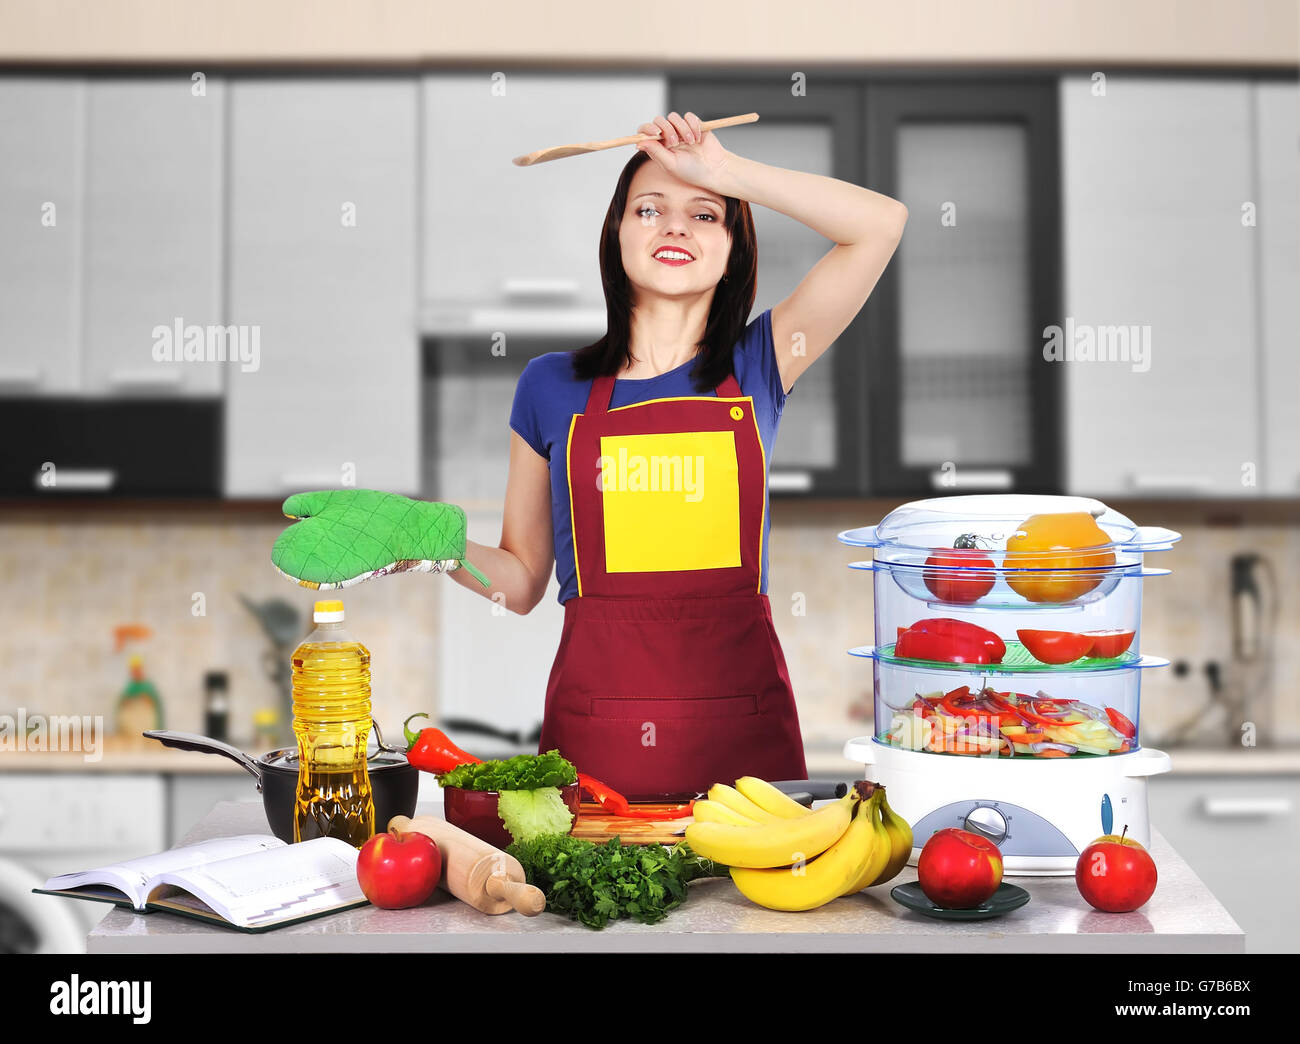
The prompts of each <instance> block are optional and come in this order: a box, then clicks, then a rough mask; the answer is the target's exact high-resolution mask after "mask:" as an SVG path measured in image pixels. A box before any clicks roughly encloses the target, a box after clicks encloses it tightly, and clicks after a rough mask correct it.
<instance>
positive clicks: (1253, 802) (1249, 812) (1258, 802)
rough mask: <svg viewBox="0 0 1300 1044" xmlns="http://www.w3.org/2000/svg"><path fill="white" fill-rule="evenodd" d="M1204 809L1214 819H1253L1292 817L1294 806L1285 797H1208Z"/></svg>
mask: <svg viewBox="0 0 1300 1044" xmlns="http://www.w3.org/2000/svg"><path fill="white" fill-rule="evenodd" d="M1202 807H1203V809H1204V811H1205V814H1206V815H1207V816H1210V817H1212V818H1214V819H1252V818H1257V817H1261V816H1286V815H1290V814H1291V807H1292V806H1291V799H1290V798H1284V797H1257V798H1225V797H1207V798H1206V799H1205V801H1204V803H1203V805H1202Z"/></svg>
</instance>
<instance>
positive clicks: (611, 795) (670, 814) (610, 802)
mask: <svg viewBox="0 0 1300 1044" xmlns="http://www.w3.org/2000/svg"><path fill="white" fill-rule="evenodd" d="M578 785H579V786H581V787H582V789H583V790H585V791H586V792H587V793H588V794H590V795H591V796H592V797H593V798H594V799H595V800H596V804H598V805H599V806H600V807H601V810H602V811H604V812H607V813H609V815H611V816H617V817H619V818H620V819H684V818H685V817H687V816H689V815H690V814H691V810H692V807H693V806H694V805H695V802H694V801H692V802H691V803H690V804H687V805H678V806H677V807H676V808H671V809H667V810H665V811H655V810H654V809H649V808H633V807H632V806H631V805H630V804H628V800H627V798H625V797H624V796H623V795H622V794H620V793H619V792H618V791H617V790H615V789H614V788H613V787H611V786H608V785H607V784H605V783H602V782H601V781H600V780H598V779H595V778H594V777H592V776H588V775H587V774H586V773H585V772H579V773H578Z"/></svg>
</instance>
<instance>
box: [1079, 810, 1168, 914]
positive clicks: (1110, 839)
mask: <svg viewBox="0 0 1300 1044" xmlns="http://www.w3.org/2000/svg"><path fill="white" fill-rule="evenodd" d="M1127 835H1128V827H1125V828H1124V833H1123V834H1120V835H1119V836H1118V837H1116V836H1115V835H1114V834H1107V835H1106V836H1105V837H1099V838H1097V840H1096V841H1094V842H1093V843H1092V844H1090V845H1089V846H1088V847H1087V848H1085V849H1084V850H1083V851H1082V852H1081V853H1079V861H1078V863H1076V864H1075V867H1074V883H1075V884H1076V885H1078V886H1079V894H1080V895H1082V896H1083V897H1084V899H1086V900H1087V901H1088V902H1089V903H1090V904H1091V905H1093V906H1095V907H1096V908H1097V909H1098V910H1104V911H1106V912H1107V913H1127V912H1128V911H1129V910H1136V909H1137V908H1138V907H1139V906H1141V905H1142V904H1143V903H1145V902H1146V901H1147V900H1148V899H1150V898H1151V896H1152V894H1153V893H1154V892H1155V890H1156V862H1155V860H1154V859H1152V858H1151V853H1150V852H1148V851H1147V850H1146V849H1145V848H1143V847H1142V846H1141V845H1140V844H1138V842H1136V841H1134V840H1133V839H1132V838H1131V837H1128V836H1127Z"/></svg>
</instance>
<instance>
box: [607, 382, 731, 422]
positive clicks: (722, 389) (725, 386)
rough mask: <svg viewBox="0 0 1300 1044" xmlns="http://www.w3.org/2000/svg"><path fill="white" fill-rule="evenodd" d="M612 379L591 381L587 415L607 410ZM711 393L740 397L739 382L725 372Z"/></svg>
mask: <svg viewBox="0 0 1300 1044" xmlns="http://www.w3.org/2000/svg"><path fill="white" fill-rule="evenodd" d="M614 380H615V378H613V377H608V376H605V377H597V378H596V379H595V380H593V381H592V382H591V391H590V393H588V395H587V409H586V413H587V414H588V416H590V415H593V414H600V413H606V412H607V411H608V410H609V401H610V398H611V397H612V396H613V394H614ZM713 394H714V395H716V396H718V397H719V398H723V399H739V398H741V397H742V393H741V391H740V384H739V383H738V382H737V381H736V377H735V374H731V373H729V374H727V376H726V377H724V378H723V379H722V380H721V381H720V382H719V383H718V386H717V387H716V388H714V389H713Z"/></svg>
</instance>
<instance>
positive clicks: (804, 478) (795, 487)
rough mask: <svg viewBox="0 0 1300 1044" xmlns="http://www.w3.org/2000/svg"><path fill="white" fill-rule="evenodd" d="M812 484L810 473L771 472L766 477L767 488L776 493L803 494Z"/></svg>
mask: <svg viewBox="0 0 1300 1044" xmlns="http://www.w3.org/2000/svg"><path fill="white" fill-rule="evenodd" d="M812 484H813V481H812V472H811V471H773V472H769V473H768V476H767V488H768V489H769V490H772V491H775V492H778V493H791V492H795V493H797V492H805V491H807V490H810V489H812Z"/></svg>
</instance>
